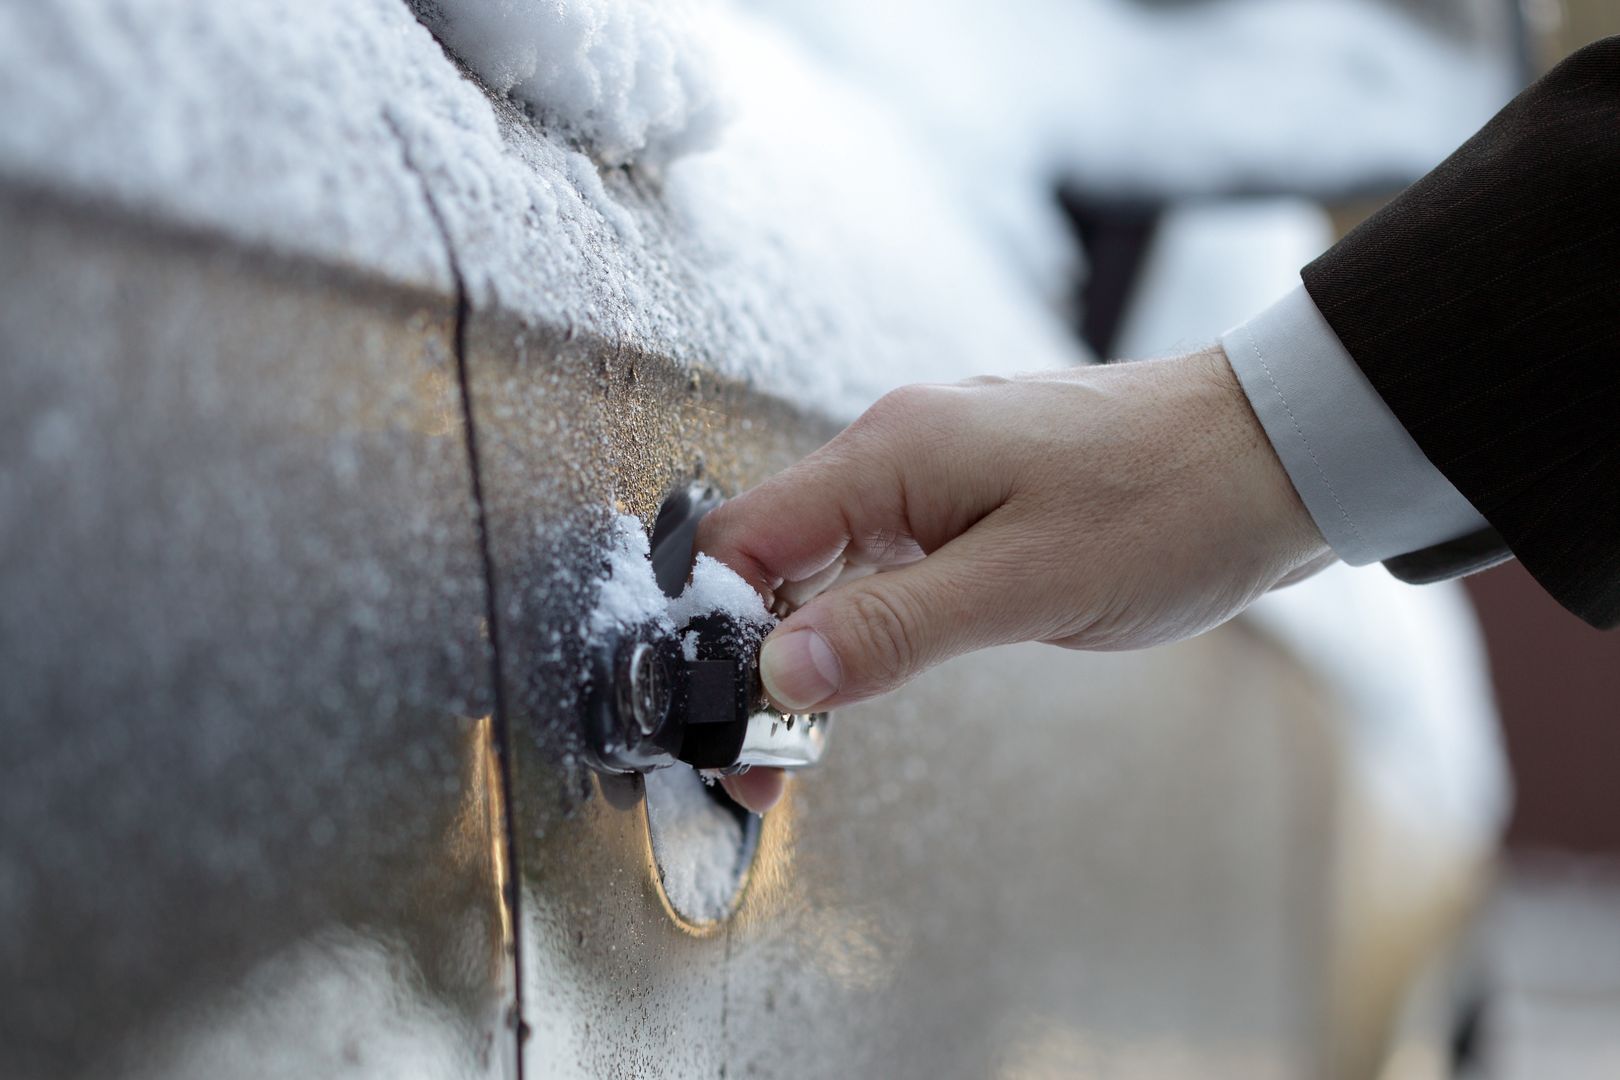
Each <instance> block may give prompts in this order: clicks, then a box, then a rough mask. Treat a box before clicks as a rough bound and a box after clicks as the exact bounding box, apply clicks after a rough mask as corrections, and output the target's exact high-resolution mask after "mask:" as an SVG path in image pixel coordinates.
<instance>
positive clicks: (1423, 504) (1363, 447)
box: [1221, 285, 1506, 580]
mask: <svg viewBox="0 0 1620 1080" xmlns="http://www.w3.org/2000/svg"><path fill="white" fill-rule="evenodd" d="M1221 345H1222V347H1223V348H1225V350H1226V356H1227V360H1228V361H1229V362H1230V363H1231V365H1232V370H1233V371H1234V372H1236V373H1237V377H1238V382H1239V383H1240V384H1241V385H1242V386H1243V392H1244V393H1245V394H1246V395H1248V398H1249V403H1250V404H1251V405H1252V406H1253V407H1254V411H1255V415H1256V416H1258V417H1259V419H1260V424H1261V426H1262V427H1264V428H1265V431H1266V436H1267V437H1268V438H1269V439H1270V440H1271V445H1272V446H1273V447H1274V448H1275V449H1276V451H1277V456H1278V458H1280V459H1281V460H1282V464H1283V468H1284V469H1286V470H1287V472H1288V478H1289V479H1290V480H1291V481H1292V482H1293V484H1294V489H1295V490H1296V491H1297V492H1299V497H1300V499H1301V501H1303V502H1304V504H1305V508H1306V510H1308V511H1309V512H1310V515H1311V518H1312V519H1313V520H1314V521H1315V522H1316V526H1317V528H1318V529H1320V530H1321V532H1322V537H1323V539H1325V540H1326V541H1327V542H1328V545H1329V546H1330V547H1332V548H1333V550H1334V552H1335V553H1336V554H1337V555H1338V556H1339V557H1340V558H1341V559H1343V560H1344V561H1345V562H1347V563H1350V564H1351V565H1354V566H1361V565H1365V564H1367V563H1372V562H1378V561H1380V560H1384V559H1397V557H1401V556H1407V557H1408V559H1407V560H1405V562H1406V563H1410V562H1411V561H1412V560H1411V558H1410V557H1411V556H1413V555H1414V554H1415V553H1422V552H1428V553H1429V557H1428V558H1427V559H1418V560H1417V562H1418V563H1419V564H1421V565H1422V566H1423V567H1424V569H1423V570H1422V571H1421V573H1419V574H1418V575H1417V576H1419V577H1423V578H1425V579H1428V580H1433V579H1435V578H1438V577H1448V576H1454V575H1455V574H1457V573H1466V572H1468V571H1470V570H1474V569H1480V568H1481V555H1480V551H1479V550H1478V549H1479V546H1480V544H1481V543H1484V544H1487V545H1488V544H1489V543H1490V540H1489V537H1490V536H1491V535H1494V534H1491V533H1490V532H1489V530H1490V526H1489V525H1488V524H1487V523H1486V521H1485V519H1484V518H1483V517H1481V516H1480V514H1479V511H1477V510H1475V509H1474V507H1473V505H1472V504H1471V503H1469V501H1468V500H1467V499H1465V498H1463V496H1462V494H1461V493H1460V492H1458V491H1457V489H1456V488H1455V487H1453V486H1452V484H1451V482H1450V481H1449V480H1447V479H1446V478H1445V476H1444V475H1442V474H1441V472H1440V470H1439V469H1436V468H1435V467H1434V465H1433V464H1432V463H1431V462H1430V461H1429V459H1428V458H1427V457H1425V456H1424V454H1423V451H1422V450H1421V449H1419V447H1418V445H1417V443H1416V442H1414V441H1413V440H1412V437H1411V436H1410V435H1409V434H1407V432H1406V429H1405V428H1404V427H1403V426H1402V425H1401V423H1400V421H1399V420H1397V419H1396V418H1395V414H1394V413H1393V412H1391V411H1390V409H1389V406H1387V405H1385V404H1384V400H1383V399H1382V398H1381V397H1379V396H1378V392H1377V391H1376V390H1374V389H1373V386H1372V383H1370V382H1368V381H1367V377H1366V376H1365V375H1364V374H1362V371H1361V369H1360V368H1359V367H1358V366H1357V365H1356V363H1355V361H1354V360H1352V359H1351V357H1350V354H1349V353H1348V352H1346V351H1345V348H1344V346H1343V345H1342V344H1341V343H1340V342H1339V338H1338V335H1337V334H1335V333H1334V332H1333V328H1332V327H1331V326H1329V325H1328V323H1327V320H1326V319H1324V318H1323V317H1322V313H1321V312H1320V311H1318V310H1317V308H1316V304H1315V302H1314V301H1312V299H1311V297H1310V294H1309V293H1307V292H1306V291H1305V287H1304V286H1303V285H1301V286H1299V287H1298V288H1296V289H1295V290H1294V291H1293V292H1291V293H1289V294H1288V295H1287V296H1285V297H1283V299H1281V300H1280V301H1278V302H1277V303H1276V304H1274V305H1272V306H1271V307H1270V308H1268V309H1267V310H1266V311H1264V312H1262V313H1261V314H1260V315H1258V316H1256V317H1255V318H1253V319H1250V320H1249V321H1248V322H1246V323H1244V324H1243V325H1241V326H1239V327H1237V328H1235V329H1233V330H1229V331H1227V333H1226V334H1225V335H1223V337H1222V338H1221ZM1481 538H1483V539H1481ZM1460 541H1467V542H1465V543H1461V544H1459V542H1460ZM1447 549H1451V550H1455V551H1456V552H1457V553H1458V555H1459V558H1457V559H1454V560H1448V558H1447V556H1446V554H1445V552H1446V550H1447ZM1492 551H1493V552H1494V555H1495V557H1498V561H1499V557H1505V555H1506V552H1505V549H1500V547H1499V541H1498V546H1497V547H1496V548H1493V549H1492ZM1401 565H1403V564H1397V566H1395V567H1392V568H1393V569H1395V570H1396V572H1397V574H1398V576H1402V577H1406V576H1409V575H1408V574H1405V573H1401ZM1413 569H1414V570H1415V569H1416V567H1413Z"/></svg>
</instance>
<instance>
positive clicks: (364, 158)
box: [0, 0, 1506, 419]
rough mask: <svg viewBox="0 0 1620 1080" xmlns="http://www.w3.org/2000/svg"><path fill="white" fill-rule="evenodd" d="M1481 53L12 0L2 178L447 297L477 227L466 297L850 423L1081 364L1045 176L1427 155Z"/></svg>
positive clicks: (445, 9)
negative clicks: (924, 385)
mask: <svg viewBox="0 0 1620 1080" xmlns="http://www.w3.org/2000/svg"><path fill="white" fill-rule="evenodd" d="M413 6H414V7H415V8H416V9H417V10H418V11H419V12H420V13H421V17H422V18H423V19H424V20H426V21H427V22H428V24H429V26H430V27H431V29H432V30H433V31H434V33H436V34H438V36H439V40H436V39H435V37H434V36H433V34H430V33H429V31H428V27H424V26H423V24H422V23H421V22H419V21H418V20H417V18H415V17H413V14H412V7H413ZM441 41H442V42H443V43H444V44H442V45H441ZM811 43H813V46H812V44H811ZM446 47H448V48H449V49H450V50H451V51H452V52H453V53H454V57H452V56H450V55H446V52H445V48H446ZM1480 56H1481V53H1480V52H1479V51H1478V50H1470V49H1468V48H1465V47H1464V46H1463V45H1453V44H1449V43H1448V41H1447V39H1444V38H1442V37H1440V36H1438V35H1436V34H1434V33H1432V32H1429V31H1426V30H1423V29H1421V28H1420V27H1418V25H1417V24H1415V23H1412V22H1410V21H1409V20H1408V19H1407V17H1406V16H1404V15H1401V14H1400V13H1398V12H1395V11H1392V10H1389V9H1388V7H1387V5H1383V4H1377V3H1371V2H1369V0H1311V2H1309V3H1306V2H1300V0H1234V2H1232V3H1226V4H1221V5H1207V6H1199V7H1184V6H1180V5H1178V6H1176V8H1175V9H1174V10H1173V12H1172V11H1147V10H1143V9H1140V8H1137V7H1135V6H1127V5H1125V4H1123V3H1121V2H1119V0H1073V2H1069V0H1061V2H1060V0H1010V2H1009V3H1007V4H1002V5H994V6H986V5H975V4H969V3H967V2H966V0H949V2H946V3H940V4H935V3H928V4H925V3H923V2H922V0H894V2H893V3H889V4H884V5H878V6H872V5H865V4H857V3H855V2H854V0H826V2H825V3H819V4H815V5H787V4H783V3H779V2H776V0H770V2H768V3H767V2H760V3H756V4H755V5H754V6H753V7H752V8H748V7H744V6H742V5H741V4H739V3H734V2H726V0H680V2H674V3H670V2H654V0H570V2H568V3H519V2H517V0H477V2H475V0H414V3H413V4H412V5H407V4H405V3H401V2H399V0H353V2H351V3H347V4H343V5H340V6H333V5H330V4H324V3H320V2H318V0H238V2H233V3H231V4H217V3H209V2H207V0H60V2H56V3H51V4H16V3H14V4H6V5H0V99H3V100H5V101H7V103H8V110H7V121H6V123H5V124H3V125H0V179H6V180H10V181H22V182H25V183H30V184H36V185H39V186H44V187H50V188H54V189H57V190H63V191H69V192H73V193H75V194H77V195H79V196H81V197H85V198H89V199H93V200H98V201H105V202H111V203H114V204H118V205H122V206H126V207H129V208H132V209H134V210H136V211H137V212H139V213H141V214H143V215H146V216H150V217H152V218H156V219H162V220H171V221H178V222H181V223H184V224H186V225H189V226H194V227H200V228H204V229H211V230H216V231H218V232H220V233H222V234H224V235H227V236H230V237H233V238H236V239H238V240H240V241H242V242H244V243H248V244H253V245H262V246H265V247H269V248H271V249H274V250H278V251H283V252H288V253H292V254H295V255H299V256H304V257H313V258H316V259H321V260H328V261H332V262H337V263H339V264H342V265H347V266H350V267H354V268H358V269H361V270H364V271H367V272H371V273H377V274H381V275H383V276H384V277H387V278H390V279H393V280H399V281H405V282H409V283H412V284H419V285H426V286H429V287H433V288H437V289H441V290H443V289H447V288H449V287H450V283H451V274H450V270H449V266H450V260H449V251H450V250H453V251H454V253H455V257H456V260H457V263H458V264H459V267H460V269H461V271H462V277H463V279H464V280H465V282H466V284H467V287H468V290H469V299H470V300H471V302H472V304H473V306H474V308H475V309H476V310H478V311H489V310H493V309H501V310H503V311H505V312H506V313H508V314H510V315H513V316H516V317H517V318H518V319H519V320H521V321H524V322H527V323H531V324H545V325H549V326H553V327H560V328H565V329H567V330H571V331H572V332H574V333H575V334H576V335H585V336H587V337H591V338H595V339H597V340H600V341H602V342H604V343H606V345H607V346H609V347H614V348H634V349H639V350H643V351H646V352H649V353H651V354H655V355H663V356H668V357H670V358H672V359H673V360H675V361H676V362H678V363H681V364H684V365H688V366H691V367H694V368H700V369H704V370H708V371H712V372H715V373H718V374H720V375H722V376H725V377H729V378H733V379H737V380H740V381H743V382H746V383H749V384H752V385H754V386H757V387H759V388H761V389H763V390H766V391H768V392H770V393H772V394H775V395H777V396H780V397H783V398H787V399H791V400H794V401H797V402H799V403H801V404H803V405H805V406H806V407H808V408H811V409H814V410H817V411H820V412H822V413H824V414H826V415H828V416H830V417H832V418H835V419H840V418H842V419H847V418H850V417H853V416H854V415H855V414H857V413H858V412H860V411H861V409H863V408H864V407H865V406H866V405H867V404H869V403H870V402H871V401H873V400H874V399H875V398H876V397H878V396H879V395H880V394H882V393H883V392H884V391H886V390H888V389H891V388H893V387H894V386H896V385H900V384H902V383H906V382H914V381H937V380H951V379H957V378H962V377H966V376H969V375H973V374H1013V373H1016V372H1018V371H1023V370H1034V369H1041V368H1052V367H1059V366H1063V365H1067V364H1071V363H1076V362H1083V361H1084V360H1086V359H1087V357H1086V355H1085V353H1084V350H1083V349H1082V348H1081V347H1080V346H1078V345H1077V344H1076V343H1075V342H1074V341H1073V340H1072V336H1071V335H1070V334H1069V333H1068V330H1067V323H1066V321H1065V315H1064V313H1063V312H1061V311H1060V310H1059V309H1058V306H1057V305H1056V304H1055V303H1054V298H1055V297H1058V296H1065V295H1067V293H1068V289H1069V275H1070V274H1071V273H1072V272H1074V270H1075V263H1076V262H1077V256H1076V252H1075V251H1074V250H1073V247H1072V245H1071V243H1070V241H1069V240H1068V238H1067V234H1066V233H1065V232H1064V231H1063V227H1062V226H1061V224H1060V223H1058V222H1057V221H1056V218H1055V210H1054V208H1053V200H1052V197H1051V188H1052V185H1053V183H1054V181H1055V180H1056V179H1058V178H1059V177H1068V178H1072V179H1078V180H1081V181H1084V182H1086V183H1088V184H1090V185H1092V186H1105V187H1106V186H1124V187H1130V186H1132V185H1137V184H1144V185H1147V186H1149V187H1151V188H1154V189H1159V190H1163V189H1190V190H1207V189H1211V188H1218V187H1221V186H1222V185H1231V184H1244V183H1248V184H1258V185H1261V186H1265V185H1267V184H1273V183H1277V182H1281V181H1282V180H1284V179H1286V180H1287V181H1288V182H1290V183H1296V182H1302V183H1306V184H1311V183H1316V182H1321V183H1324V184H1335V185H1336V184H1338V183H1339V182H1342V180H1343V178H1344V177H1345V176H1346V175H1347V174H1351V175H1365V174H1367V173H1368V172H1369V171H1371V172H1389V173H1393V174H1396V175H1402V176H1407V175H1412V174H1414V173H1416V172H1418V171H1420V170H1421V169H1422V168H1423V167H1424V166H1426V165H1427V164H1429V163H1431V162H1432V161H1434V160H1436V159H1437V158H1438V157H1440V156H1441V155H1442V154H1443V153H1444V152H1445V151H1446V150H1447V149H1449V147H1450V146H1452V145H1453V144H1454V143H1455V142H1456V141H1457V140H1458V139H1460V138H1461V137H1462V136H1464V135H1466V134H1467V133H1468V130H1470V129H1471V127H1472V126H1473V125H1474V124H1476V123H1477V122H1478V121H1479V120H1480V119H1482V118H1483V117H1484V116H1485V115H1486V114H1487V113H1488V112H1489V110H1490V108H1491V106H1492V105H1493V104H1494V103H1495V102H1497V101H1498V100H1499V99H1500V98H1501V97H1502V96H1503V94H1504V93H1505V86H1506V76H1505V75H1504V74H1503V72H1502V70H1501V65H1498V64H1492V63H1490V62H1488V61H1485V60H1482V59H1480ZM458 61H459V62H460V63H463V64H465V65H467V67H468V68H469V69H471V70H472V71H474V72H476V73H477V74H478V75H479V76H481V77H482V78H483V79H484V80H485V81H486V82H487V83H488V90H487V91H486V89H485V88H484V87H482V86H480V85H479V84H478V83H476V82H474V81H473V80H472V79H469V78H468V76H467V75H466V73H465V72H464V70H463V69H462V68H461V67H459V66H458ZM1256 102H1264V103H1265V108H1266V110H1267V112H1266V115H1265V117H1264V119H1263V121H1261V120H1257V119H1256V118H1255V116H1254V109H1255V103H1256ZM728 118H729V119H728ZM1328 118H1330V121H1329V119H1328ZM441 226H442V228H441Z"/></svg>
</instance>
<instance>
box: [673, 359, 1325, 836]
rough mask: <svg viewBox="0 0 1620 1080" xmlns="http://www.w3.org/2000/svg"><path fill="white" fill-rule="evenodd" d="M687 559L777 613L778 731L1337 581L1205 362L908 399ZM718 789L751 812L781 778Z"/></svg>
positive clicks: (1076, 373) (714, 532) (720, 516)
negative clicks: (917, 685) (948, 664)
mask: <svg viewBox="0 0 1620 1080" xmlns="http://www.w3.org/2000/svg"><path fill="white" fill-rule="evenodd" d="M697 546H698V548H699V550H701V551H705V552H707V553H708V554H710V555H712V556H714V557H715V558H717V559H719V560H720V561H722V562H724V563H726V564H727V565H729V566H730V567H731V568H732V569H734V570H736V571H737V572H738V573H739V574H741V575H742V576H743V577H744V578H745V579H746V580H747V581H748V582H749V583H750V584H751V585H753V586H754V588H755V589H757V590H758V591H759V593H760V595H761V596H763V597H764V598H765V602H766V604H767V605H770V606H773V607H775V608H776V609H777V610H778V611H779V612H781V611H790V613H789V614H787V617H786V618H784V619H783V621H782V623H781V625H779V626H778V627H777V628H776V630H775V631H774V632H773V633H772V634H771V635H770V637H769V638H767V639H766V641H765V644H764V647H763V649H762V651H761V653H760V675H761V679H762V681H763V682H764V685H765V690H766V693H767V694H768V695H769V696H770V698H771V699H772V701H773V702H775V703H776V704H777V705H778V706H779V707H781V708H783V709H785V710H791V711H808V710H825V709H831V708H835V707H837V706H840V705H847V704H850V703H853V702H857V701H863V700H865V699H867V698H871V697H875V696H877V695H879V694H883V693H886V692H888V691H890V690H893V689H895V688H896V687H898V686H900V685H901V684H903V683H905V682H906V681H908V680H909V679H911V678H913V677H914V676H916V675H918V674H920V673H921V672H923V671H926V670H927V669H928V668H930V667H932V666H934V665H935V664H938V663H940V662H941V661H943V660H946V659H949V658H950V657H952V656H956V655H959V654H961V653H965V652H971V651H973V650H975V649H982V648H986V647H988V646H991V645H1002V644H1008V643H1011V642H1018V641H1043V642H1048V643H1050V644H1053V645H1061V646H1063V647H1065V648H1071V649H1095V650H1115V649H1139V648H1146V647H1148V646H1153V645H1161V644H1165V643H1167V642H1172V641H1179V640H1181V639H1183V638H1187V637H1191V636H1193V635H1194V634H1199V633H1202V632H1203V631H1205V630H1208V629H1210V628H1212V627H1215V626H1218V625H1220V624H1221V623H1223V622H1225V621H1226V620H1227V619H1230V618H1231V617H1232V616H1234V615H1236V614H1237V613H1238V612H1240V611H1242V610H1243V609H1244V608H1246V607H1248V606H1249V604H1251V603H1253V602H1254V600H1255V599H1257V598H1258V597H1260V596H1262V595H1264V594H1265V593H1266V592H1268V591H1270V590H1271V589H1273V588H1276V587H1278V586H1280V585H1284V584H1287V583H1289V582H1292V581H1296V580H1298V579H1300V578H1302V577H1305V576H1308V575H1309V574H1311V573H1314V572H1316V571H1317V570H1319V569H1321V568H1322V567H1323V566H1326V565H1327V564H1328V563H1330V562H1332V561H1333V554H1332V551H1331V550H1330V549H1329V548H1328V547H1327V545H1326V544H1325V543H1324V542H1323V540H1322V536H1321V534H1320V532H1318V531H1317V529H1316V526H1315V525H1314V524H1313V523H1312V521H1311V518H1310V515H1309V514H1308V513H1307V512H1306V510H1305V507H1304V505H1303V504H1302V503H1301V502H1300V500H1299V496H1298V495H1297V494H1296V493H1295V491H1294V489H1293V486H1292V485H1291V483H1290V482H1289V479H1288V476H1287V474H1286V473H1285V472H1284V471H1283V468H1282V464H1281V463H1280V462H1279V461H1278V460H1277V456H1276V454H1275V452H1273V450H1272V448H1271V444H1270V442H1268V441H1267V439H1266V436H1265V432H1264V431H1263V429H1262V428H1261V427H1260V423H1259V421H1258V420H1257V419H1256V418H1255V415H1254V412H1253V410H1252V409H1251V408H1250V407H1249V403H1248V399H1247V398H1245V397H1244V395H1243V391H1242V389H1241V388H1240V387H1239V385H1238V381H1237V378H1236V376H1235V375H1234V374H1233V373H1232V369H1231V367H1230V365H1229V364H1228V363H1227V361H1226V356H1225V354H1224V353H1223V352H1222V351H1221V350H1220V349H1218V348H1212V349H1207V350H1204V351H1201V352H1197V353H1192V354H1189V355H1186V356H1180V357H1175V358H1171V359H1164V360H1146V361H1137V362H1133V363H1124V364H1113V365H1109V366H1105V367H1083V368H1073V369H1070V370H1066V371H1061V372H1053V373H1049V374H1041V375H1030V376H1022V377H1019V378H1015V379H1001V378H979V379H970V380H968V381H966V382H962V383H956V384H952V385H931V384H930V385H917V386H906V387H902V388H900V389H899V390H896V391H894V392H893V393H890V394H888V395H886V396H885V397H883V398H882V399H881V400H879V401H878V402H877V404H875V405H873V406H872V407H871V408H870V409H868V410H867V411H866V413H865V414H863V415H862V416H861V417H860V419H858V420H856V421H855V422H854V423H853V424H851V425H850V426H849V427H848V428H847V429H845V430H844V431H843V432H842V433H840V434H839V435H838V436H837V437H836V438H834V439H833V440H832V441H831V442H829V443H827V444H826V445H825V446H823V447H822V448H821V449H819V450H817V451H816V452H815V453H813V454H811V455H810V456H809V457H807V458H805V459H804V460H803V461H801V462H799V463H798V464H796V465H794V466H793V467H792V468H789V469H788V470H786V471H785V472H783V473H781V474H779V475H777V476H775V477H773V478H771V479H770V480H767V481H766V482H765V483H763V484H761V485H760V486H759V487H757V488H754V489H753V490H751V491H748V492H746V493H745V494H743V495H741V496H739V497H737V498H736V499H733V500H731V501H729V502H727V503H726V504H724V505H723V506H721V507H720V508H719V509H717V510H715V511H714V512H713V513H712V514H710V515H709V516H708V517H706V518H705V519H704V520H703V522H702V525H701V526H700V528H699V530H698V537H697ZM874 571H876V572H874ZM726 788H727V790H728V791H729V792H730V793H731V795H732V797H733V798H735V799H736V800H737V801H738V802H740V803H742V804H743V805H745V806H747V807H749V808H750V809H753V810H755V811H756V812H761V813H762V812H764V811H765V810H767V809H769V808H770V807H771V806H772V805H774V804H775V802H776V801H777V800H778V799H779V798H780V797H781V795H782V791H783V788H784V778H783V776H782V774H781V773H780V771H779V770H775V769H754V770H751V771H749V772H747V773H744V774H741V775H739V776H735V777H728V778H727V779H726Z"/></svg>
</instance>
